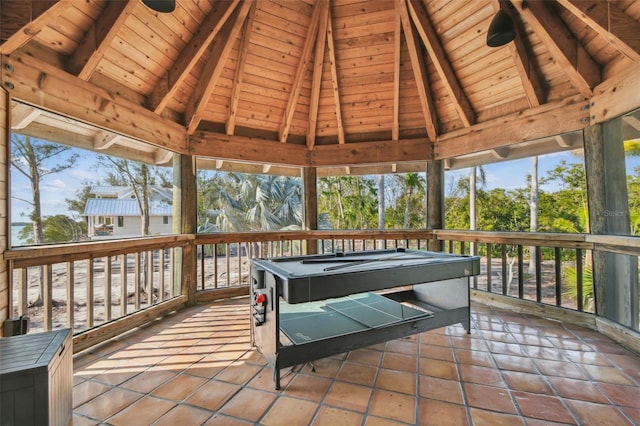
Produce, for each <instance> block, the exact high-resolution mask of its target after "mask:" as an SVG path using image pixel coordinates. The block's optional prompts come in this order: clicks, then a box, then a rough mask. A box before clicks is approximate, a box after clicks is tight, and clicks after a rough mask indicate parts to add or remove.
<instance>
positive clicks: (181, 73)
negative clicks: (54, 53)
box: [148, 0, 239, 114]
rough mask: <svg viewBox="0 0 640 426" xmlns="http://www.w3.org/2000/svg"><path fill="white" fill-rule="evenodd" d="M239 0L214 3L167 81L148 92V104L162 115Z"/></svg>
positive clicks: (164, 79)
mask: <svg viewBox="0 0 640 426" xmlns="http://www.w3.org/2000/svg"><path fill="white" fill-rule="evenodd" d="M238 2H239V0H233V1H230V2H226V1H217V2H214V4H213V9H211V12H210V13H209V14H208V15H207V16H206V18H205V19H204V21H202V24H200V26H198V29H197V30H196V32H195V34H194V35H193V38H191V40H190V41H189V43H188V44H187V46H186V47H185V48H184V49H183V50H182V52H181V54H180V56H179V57H178V59H177V60H176V61H175V62H174V63H173V65H172V66H171V69H169V71H167V73H166V75H165V76H164V77H163V83H164V84H157V85H156V86H155V88H154V90H153V92H151V93H150V94H149V97H148V98H149V100H148V103H149V107H150V109H152V110H153V111H154V112H156V113H158V114H160V113H162V111H163V110H164V109H165V108H166V107H167V105H168V103H169V102H170V101H171V98H172V97H173V96H175V94H176V92H177V91H178V89H179V87H180V86H181V85H182V83H183V82H184V81H185V80H186V79H187V78H188V76H189V73H190V72H191V70H192V69H193V67H194V66H195V65H196V63H197V62H198V61H199V60H200V58H201V57H202V55H203V54H204V52H205V51H206V50H207V48H209V46H210V45H211V42H212V41H213V40H214V39H215V38H216V37H217V36H218V34H219V33H220V30H221V29H222V27H223V26H224V24H225V23H226V22H227V21H228V19H229V17H230V16H231V14H232V13H233V12H234V11H235V9H236V7H237V5H238Z"/></svg>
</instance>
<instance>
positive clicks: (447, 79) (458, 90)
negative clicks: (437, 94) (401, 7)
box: [407, 0, 475, 127]
mask: <svg viewBox="0 0 640 426" xmlns="http://www.w3.org/2000/svg"><path fill="white" fill-rule="evenodd" d="M407 1H408V3H407V6H408V9H409V14H410V16H411V18H412V19H413V22H414V24H415V27H416V29H417V30H418V34H420V37H421V39H422V42H423V43H424V46H425V48H426V49H427V52H428V53H429V56H430V57H431V60H432V61H433V63H434V65H435V67H436V70H437V71H438V75H439V76H440V79H441V80H442V82H443V83H444V85H445V87H446V89H447V92H448V94H449V97H450V99H451V101H452V102H453V103H454V107H455V109H456V111H457V112H458V115H459V117H460V119H461V120H462V122H463V123H464V125H465V127H469V126H471V125H472V124H474V123H475V113H474V111H473V108H472V107H471V103H470V102H469V100H468V99H467V96H466V95H465V93H464V90H463V88H462V86H461V85H460V82H459V81H458V78H457V77H456V75H455V73H454V72H453V68H452V67H451V64H450V63H449V60H448V58H447V55H446V54H445V52H444V50H443V48H442V45H441V44H440V41H439V40H438V35H437V34H436V31H435V29H434V28H433V26H432V25H431V23H430V22H429V17H428V16H427V15H426V13H425V11H424V8H423V7H422V4H420V2H418V1H417V0H407Z"/></svg>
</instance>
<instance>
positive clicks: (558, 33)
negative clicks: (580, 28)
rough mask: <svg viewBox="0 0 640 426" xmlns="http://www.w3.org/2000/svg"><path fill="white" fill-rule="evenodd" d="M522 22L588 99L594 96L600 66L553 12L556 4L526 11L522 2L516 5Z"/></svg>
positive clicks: (532, 6)
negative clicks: (529, 28)
mask: <svg viewBox="0 0 640 426" xmlns="http://www.w3.org/2000/svg"><path fill="white" fill-rule="evenodd" d="M512 3H513V4H514V6H515V7H516V9H518V12H520V16H521V17H522V19H523V20H524V21H525V22H526V23H527V24H528V25H529V26H530V27H531V28H532V29H533V31H534V33H535V34H536V35H537V36H538V37H539V38H540V40H541V41H542V44H544V46H545V47H546V48H547V50H549V52H550V53H551V56H552V57H553V60H554V62H555V63H557V64H558V66H559V67H560V68H561V69H562V70H563V71H564V72H565V73H566V74H567V77H568V78H569V80H570V81H571V83H572V84H573V86H574V87H575V88H576V89H578V91H579V92H580V93H581V94H582V96H584V97H585V98H589V97H591V96H592V95H593V88H594V87H595V86H596V85H597V84H598V83H600V81H601V79H602V76H601V70H600V66H599V65H598V64H597V63H596V62H595V61H594V60H593V58H591V56H590V55H589V53H588V52H587V51H586V49H585V48H584V46H582V44H581V43H580V42H579V41H578V39H577V38H576V37H575V36H574V35H573V34H572V33H571V31H570V30H569V28H567V26H566V25H565V23H564V22H563V21H562V19H560V16H559V15H558V14H557V13H555V12H554V11H553V10H551V7H552V4H551V3H547V2H543V1H529V2H527V3H526V7H523V5H522V4H523V2H522V1H513V2H512Z"/></svg>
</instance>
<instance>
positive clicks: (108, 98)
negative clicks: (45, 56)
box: [0, 53, 188, 153]
mask: <svg viewBox="0 0 640 426" xmlns="http://www.w3.org/2000/svg"><path fill="white" fill-rule="evenodd" d="M1 62H2V68H1V69H0V73H1V74H0V75H1V76H2V81H3V83H5V84H6V82H10V83H11V84H12V85H13V87H14V88H13V89H12V90H10V93H11V96H12V97H14V98H15V99H17V100H21V101H23V102H25V103H28V104H31V105H34V106H37V107H40V108H42V109H44V110H49V111H55V112H58V113H60V114H62V115H66V116H69V117H72V118H75V119H77V120H79V121H83V122H86V123H90V124H93V125H95V126H97V127H100V128H103V129H110V130H112V131H114V132H117V133H121V134H123V135H126V136H130V137H133V138H135V139H140V140H144V141H147V142H148V143H150V144H152V145H155V146H159V147H161V148H166V149H170V150H172V151H176V152H182V153H186V152H188V149H187V146H186V138H185V130H184V127H182V126H181V125H179V124H177V123H175V122H173V121H170V120H167V119H164V118H162V117H159V116H158V115H157V114H154V113H152V112H151V111H149V110H147V109H146V108H143V107H142V106H140V105H137V104H134V103H131V102H130V101H128V100H126V99H124V98H120V97H118V96H116V95H114V94H113V93H112V92H110V91H107V90H105V89H102V88H99V87H97V86H95V85H93V84H91V83H89V82H86V81H84V80H80V79H79V78H77V77H75V76H73V75H71V74H69V73H67V72H65V71H62V70H60V69H58V68H56V67H54V66H52V65H50V64H47V63H45V62H43V61H40V60H38V59H37V58H34V57H32V56H30V55H26V54H22V53H14V54H13V55H11V56H2V57H1ZM6 65H10V67H7V66H6ZM7 68H11V69H12V71H9V70H8V69H7Z"/></svg>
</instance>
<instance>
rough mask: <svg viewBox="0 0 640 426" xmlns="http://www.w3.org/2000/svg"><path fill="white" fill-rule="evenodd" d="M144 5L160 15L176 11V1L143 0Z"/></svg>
mask: <svg viewBox="0 0 640 426" xmlns="http://www.w3.org/2000/svg"><path fill="white" fill-rule="evenodd" d="M142 3H144V5H145V6H147V7H148V8H149V9H151V10H155V11H156V12H160V13H171V12H173V11H174V10H175V9H176V0H142Z"/></svg>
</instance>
